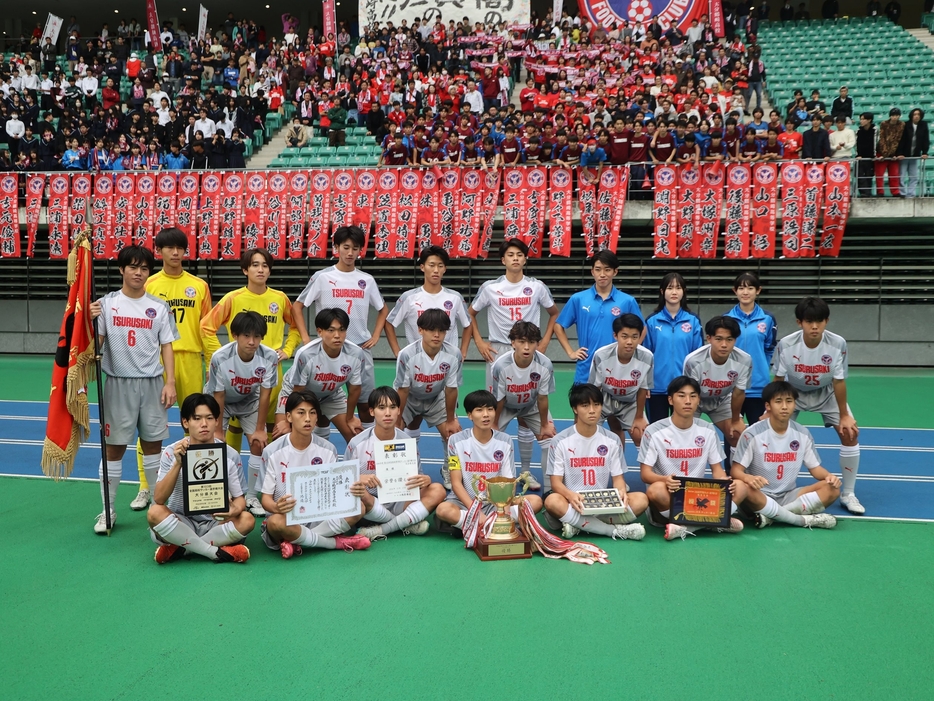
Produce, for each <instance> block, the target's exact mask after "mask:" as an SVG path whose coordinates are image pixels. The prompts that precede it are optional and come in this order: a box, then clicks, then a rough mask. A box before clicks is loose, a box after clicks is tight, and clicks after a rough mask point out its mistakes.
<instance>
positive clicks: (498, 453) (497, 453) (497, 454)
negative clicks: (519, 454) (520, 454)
mask: <svg viewBox="0 0 934 701" xmlns="http://www.w3.org/2000/svg"><path fill="white" fill-rule="evenodd" d="M504 457H506V456H505V455H504V454H503V451H502V450H497V451H494V452H493V459H494V460H496V461H497V462H499V461H501V460H502V459H503V458H504Z"/></svg>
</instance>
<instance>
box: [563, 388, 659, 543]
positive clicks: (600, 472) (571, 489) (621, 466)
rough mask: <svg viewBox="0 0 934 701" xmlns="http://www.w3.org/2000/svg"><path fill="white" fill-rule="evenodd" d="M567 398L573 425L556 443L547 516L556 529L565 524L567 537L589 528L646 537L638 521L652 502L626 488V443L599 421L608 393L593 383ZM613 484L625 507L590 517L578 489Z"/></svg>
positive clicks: (574, 390)
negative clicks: (601, 390) (624, 446)
mask: <svg viewBox="0 0 934 701" xmlns="http://www.w3.org/2000/svg"><path fill="white" fill-rule="evenodd" d="M568 401H569V403H570V405H571V411H573V412H574V425H573V426H571V427H570V428H567V429H565V430H563V431H561V433H559V434H558V435H557V436H555V437H554V438H553V439H552V442H551V450H550V451H549V453H548V454H549V456H550V465H549V470H548V474H549V477H546V479H550V480H551V494H549V495H548V496H547V497H546V499H545V520H546V521H547V522H548V525H549V526H550V527H552V528H558V527H561V529H562V530H561V535H563V536H564V537H565V538H573V537H574V536H576V535H577V534H578V532H580V531H587V532H588V533H596V534H598V535H605V536H610V537H611V538H614V539H616V538H623V539H629V540H642V538H643V537H644V536H645V527H644V526H643V525H642V524H641V523H633V521H635V520H636V518H637V517H638V516H639V514H641V513H642V512H643V511H645V510H646V508H647V507H648V505H649V502H648V499H647V498H646V496H645V494H643V493H641V492H632V493H629V492H627V490H626V481H625V480H624V479H623V475H624V474H625V472H626V469H627V468H626V457H625V456H624V455H623V444H622V443H621V442H620V440H619V438H617V436H616V435H615V434H614V433H611V432H610V431H608V430H606V429H605V428H603V427H602V426H600V425H599V424H600V414H601V412H602V409H603V394H602V393H601V392H600V390H599V389H597V388H596V387H594V386H593V385H589V384H584V385H574V386H573V387H571V391H570V392H569V393H568ZM611 486H612V487H613V488H615V489H616V490H617V491H618V492H619V495H620V497H621V498H622V500H623V507H624V511H623V512H622V513H619V514H608V515H602V516H585V515H584V514H583V509H584V504H583V500H582V499H581V495H580V494H579V492H581V491H582V490H586V489H606V488H607V487H611ZM562 524H563V526H562Z"/></svg>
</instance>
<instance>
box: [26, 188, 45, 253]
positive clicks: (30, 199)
mask: <svg viewBox="0 0 934 701" xmlns="http://www.w3.org/2000/svg"><path fill="white" fill-rule="evenodd" d="M44 193H45V175H44V174H41V173H40V174H38V175H28V176H27V177H26V257H27V258H32V256H33V253H34V252H35V249H36V232H37V231H38V230H39V212H40V211H41V210H42V195H43V194H44Z"/></svg>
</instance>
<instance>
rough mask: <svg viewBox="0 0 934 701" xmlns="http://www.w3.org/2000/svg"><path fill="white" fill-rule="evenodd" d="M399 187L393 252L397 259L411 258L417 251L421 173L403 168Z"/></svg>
mask: <svg viewBox="0 0 934 701" xmlns="http://www.w3.org/2000/svg"><path fill="white" fill-rule="evenodd" d="M399 185H400V188H399V202H398V204H397V205H396V245H395V246H394V247H393V249H392V250H393V251H394V253H395V256H396V257H397V258H411V257H412V252H413V251H414V250H415V232H416V231H417V230H418V199H419V195H420V194H421V187H422V176H421V173H420V172H419V171H418V170H415V169H414V168H403V169H402V171H401V173H400V174H399Z"/></svg>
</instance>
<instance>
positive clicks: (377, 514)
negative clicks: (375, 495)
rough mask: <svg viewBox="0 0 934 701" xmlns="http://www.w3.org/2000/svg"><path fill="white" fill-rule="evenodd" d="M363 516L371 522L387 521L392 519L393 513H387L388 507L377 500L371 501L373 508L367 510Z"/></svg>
mask: <svg viewBox="0 0 934 701" xmlns="http://www.w3.org/2000/svg"><path fill="white" fill-rule="evenodd" d="M363 518H365V519H366V520H367V521H372V522H373V523H388V522H389V521H392V519H393V515H392V514H391V513H389V509H387V508H386V507H385V506H383V505H382V504H380V503H379V502H378V501H377V502H374V503H373V508H372V509H370V510H369V511H367V512H366V514H365V515H364V516H363Z"/></svg>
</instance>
